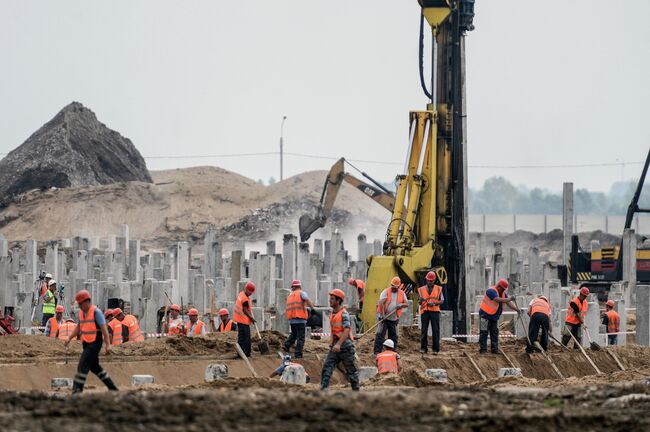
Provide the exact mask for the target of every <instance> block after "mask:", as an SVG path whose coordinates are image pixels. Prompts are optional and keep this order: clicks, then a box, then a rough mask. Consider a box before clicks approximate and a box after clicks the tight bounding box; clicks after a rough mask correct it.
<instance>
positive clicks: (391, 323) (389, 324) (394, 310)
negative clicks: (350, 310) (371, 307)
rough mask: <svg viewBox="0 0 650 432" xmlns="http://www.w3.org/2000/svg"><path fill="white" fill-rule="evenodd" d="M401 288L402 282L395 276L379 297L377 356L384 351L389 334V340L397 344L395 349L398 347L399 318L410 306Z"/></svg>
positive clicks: (375, 348) (375, 352) (375, 347)
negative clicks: (403, 310)
mask: <svg viewBox="0 0 650 432" xmlns="http://www.w3.org/2000/svg"><path fill="white" fill-rule="evenodd" d="M401 286H402V281H401V280H400V278H399V277H397V276H395V277H393V279H392V280H391V281H390V287H389V288H386V289H385V290H383V291H382V292H381V294H380V295H379V302H377V321H380V323H379V325H378V326H377V330H376V332H375V346H374V354H375V355H377V354H379V353H380V352H381V351H382V349H383V345H384V341H385V340H386V334H387V333H388V339H391V340H392V341H393V342H394V343H395V348H397V346H398V337H399V336H398V333H397V326H398V325H399V317H400V316H402V309H405V308H407V307H408V305H409V304H408V299H407V298H406V294H404V291H402V289H401Z"/></svg>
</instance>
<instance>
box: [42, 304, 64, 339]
mask: <svg viewBox="0 0 650 432" xmlns="http://www.w3.org/2000/svg"><path fill="white" fill-rule="evenodd" d="M54 312H55V314H54V316H53V317H52V318H50V319H48V320H47V323H46V324H45V336H47V337H51V338H56V337H58V336H59V327H60V326H61V324H62V323H63V306H61V305H58V306H57V307H56V308H55V309H54Z"/></svg>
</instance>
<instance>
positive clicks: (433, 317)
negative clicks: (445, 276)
mask: <svg viewBox="0 0 650 432" xmlns="http://www.w3.org/2000/svg"><path fill="white" fill-rule="evenodd" d="M425 279H426V281H427V284H426V285H425V286H422V287H420V289H418V297H419V300H418V302H419V303H420V352H421V353H422V354H426V353H427V339H428V333H429V324H430V325H431V339H432V342H431V350H432V351H433V354H438V352H440V305H441V304H443V303H444V301H445V298H444V296H443V294H442V287H441V286H440V285H436V274H435V273H434V272H432V271H430V272H429V273H427V275H426V277H425Z"/></svg>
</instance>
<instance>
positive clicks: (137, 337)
mask: <svg viewBox="0 0 650 432" xmlns="http://www.w3.org/2000/svg"><path fill="white" fill-rule="evenodd" d="M122 325H125V326H126V327H127V328H128V329H129V342H142V341H144V335H143V334H142V331H140V325H139V324H138V320H137V319H136V317H134V316H133V315H127V316H125V317H124V319H123V320H122Z"/></svg>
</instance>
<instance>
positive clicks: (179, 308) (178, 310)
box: [169, 304, 181, 312]
mask: <svg viewBox="0 0 650 432" xmlns="http://www.w3.org/2000/svg"><path fill="white" fill-rule="evenodd" d="M169 310H173V311H176V312H180V311H181V307H180V306H179V305H177V304H173V305H171V306H169Z"/></svg>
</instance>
